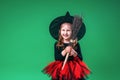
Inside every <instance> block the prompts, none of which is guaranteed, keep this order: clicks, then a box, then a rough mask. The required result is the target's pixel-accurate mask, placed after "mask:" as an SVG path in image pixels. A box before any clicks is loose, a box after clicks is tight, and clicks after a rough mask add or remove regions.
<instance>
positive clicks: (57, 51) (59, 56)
mask: <svg viewBox="0 0 120 80" xmlns="http://www.w3.org/2000/svg"><path fill="white" fill-rule="evenodd" d="M56 44H57V42H56V43H55V44H54V57H55V60H62V61H63V60H64V59H65V53H66V52H65V50H63V49H62V48H58V47H56Z"/></svg>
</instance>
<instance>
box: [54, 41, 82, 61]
mask: <svg viewBox="0 0 120 80" xmlns="http://www.w3.org/2000/svg"><path fill="white" fill-rule="evenodd" d="M56 45H57V42H56V43H55V44H54V53H55V55H54V56H55V60H61V61H64V59H65V56H62V54H61V52H62V51H63V50H64V49H65V47H66V46H68V45H69V44H68V43H64V44H63V46H62V47H57V46H56ZM74 50H75V51H76V52H77V54H78V55H77V56H78V57H79V58H80V59H81V60H82V59H83V58H82V54H81V49H80V45H79V43H77V44H76V45H75V47H74ZM73 58H74V57H73V56H69V58H68V60H73Z"/></svg>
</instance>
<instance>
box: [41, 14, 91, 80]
mask: <svg viewBox="0 0 120 80" xmlns="http://www.w3.org/2000/svg"><path fill="white" fill-rule="evenodd" d="M73 19H74V17H73V16H70V14H69V12H67V14H66V15H65V16H61V17H58V18H56V19H55V20H53V22H52V23H51V25H50V33H51V35H52V36H53V37H54V38H55V39H57V40H58V41H57V42H56V43H55V44H54V54H55V61H54V62H52V63H50V64H49V65H48V66H46V67H45V68H44V69H43V71H44V73H46V74H48V75H50V76H51V77H52V80H85V78H86V76H87V74H89V73H90V71H89V69H88V68H87V66H86V64H85V63H84V62H83V61H82V54H81V50H80V45H79V43H78V42H77V39H78V40H80V39H81V38H82V37H83V35H84V34H85V26H84V24H83V25H82V27H81V30H82V31H81V30H80V31H79V35H78V36H77V39H76V40H75V41H74V44H73V45H74V46H72V47H71V46H69V43H70V39H71V34H72V29H71V26H72V22H73ZM60 21H61V22H60ZM54 24H55V25H54ZM56 26H57V28H56ZM59 26H60V27H59ZM53 27H54V28H53ZM54 29H56V30H54ZM56 31H58V33H57V32H56ZM53 33H54V34H53ZM67 53H69V58H68V60H67V63H66V64H65V67H64V69H61V68H62V66H63V62H64V60H65V56H66V54H67Z"/></svg>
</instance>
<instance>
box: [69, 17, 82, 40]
mask: <svg viewBox="0 0 120 80" xmlns="http://www.w3.org/2000/svg"><path fill="white" fill-rule="evenodd" d="M81 25H82V18H81V17H79V16H74V20H73V24H72V35H71V39H73V40H75V39H76V37H77V34H78V32H79V30H80V28H81Z"/></svg>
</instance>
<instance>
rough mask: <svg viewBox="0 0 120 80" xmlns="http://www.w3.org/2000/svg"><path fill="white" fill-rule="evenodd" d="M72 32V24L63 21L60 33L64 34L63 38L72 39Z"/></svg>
mask: <svg viewBox="0 0 120 80" xmlns="http://www.w3.org/2000/svg"><path fill="white" fill-rule="evenodd" d="M71 34H72V30H71V24H70V23H63V24H62V25H61V29H60V35H61V36H62V38H63V39H64V40H70V37H71Z"/></svg>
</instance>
